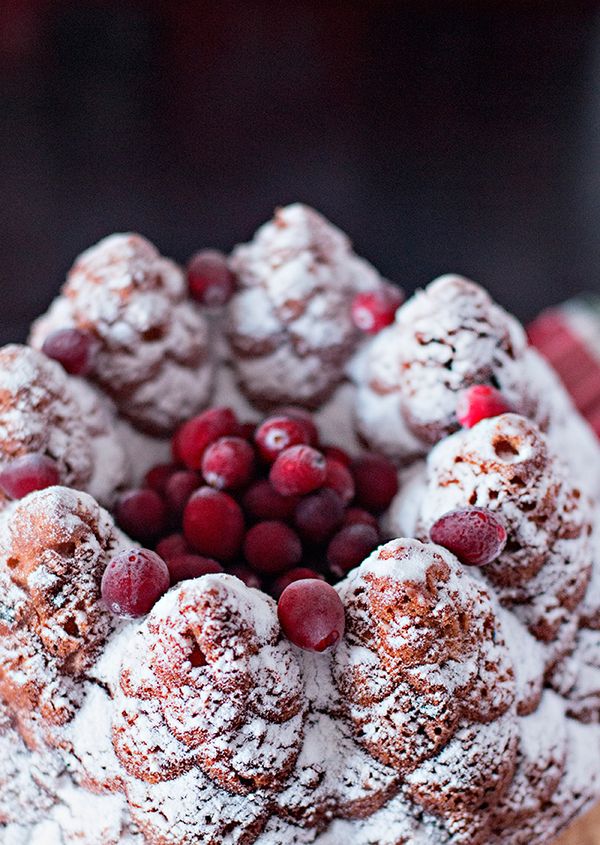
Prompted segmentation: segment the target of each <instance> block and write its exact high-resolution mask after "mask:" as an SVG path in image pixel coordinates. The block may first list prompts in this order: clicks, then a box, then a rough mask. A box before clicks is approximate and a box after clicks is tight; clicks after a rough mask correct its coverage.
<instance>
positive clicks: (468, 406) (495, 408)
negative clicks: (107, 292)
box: [456, 384, 513, 428]
mask: <svg viewBox="0 0 600 845" xmlns="http://www.w3.org/2000/svg"><path fill="white" fill-rule="evenodd" d="M512 410H513V408H512V405H511V404H510V403H509V402H508V401H507V400H506V399H505V398H504V396H503V395H502V394H501V393H500V391H499V390H496V388H495V387H491V386H490V385H489V384H474V385H473V386H472V387H468V388H467V389H466V390H463V392H462V393H461V394H460V396H459V398H458V402H457V404H456V416H457V417H458V421H459V423H460V424H461V425H462V426H463V427H464V428H473V426H474V425H476V424H477V423H478V422H479V421H480V420H485V419H487V418H488V417H497V416H499V415H500V414H506V413H508V412H509V411H512Z"/></svg>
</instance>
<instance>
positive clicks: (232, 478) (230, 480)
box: [202, 437, 254, 490]
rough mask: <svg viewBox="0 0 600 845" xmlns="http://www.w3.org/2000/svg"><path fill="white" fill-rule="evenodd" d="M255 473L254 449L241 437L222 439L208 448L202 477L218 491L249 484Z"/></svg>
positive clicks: (203, 463)
mask: <svg viewBox="0 0 600 845" xmlns="http://www.w3.org/2000/svg"><path fill="white" fill-rule="evenodd" d="M253 473H254V449H253V448H252V446H251V445H250V444H249V443H248V441H247V440H243V439H242V438H241V437H220V438H219V439H218V440H216V441H215V442H214V443H211V444H210V446H208V447H207V449H206V451H205V453H204V456H203V458H202V475H203V476H204V479H205V481H206V482H207V483H208V484H210V486H211V487H216V488H217V490H234V489H237V488H238V487H244V485H246V484H248V482H249V481H250V479H251V478H252V475H253Z"/></svg>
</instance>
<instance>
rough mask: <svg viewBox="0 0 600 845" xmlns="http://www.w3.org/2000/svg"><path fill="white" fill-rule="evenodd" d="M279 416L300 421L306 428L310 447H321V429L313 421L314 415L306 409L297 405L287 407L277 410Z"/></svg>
mask: <svg viewBox="0 0 600 845" xmlns="http://www.w3.org/2000/svg"><path fill="white" fill-rule="evenodd" d="M277 416H278V417H290V418H291V419H293V420H298V422H300V423H302V425H303V426H304V428H305V431H306V436H307V437H308V445H309V446H318V445H319V429H318V428H317V425H316V423H315V421H314V419H313V415H312V414H311V413H310V411H307V410H306V408H300V407H298V406H297V405H286V406H285V407H283V408H277Z"/></svg>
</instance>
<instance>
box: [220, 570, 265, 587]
mask: <svg viewBox="0 0 600 845" xmlns="http://www.w3.org/2000/svg"><path fill="white" fill-rule="evenodd" d="M227 572H228V573H229V575H235V577H236V578H239V579H240V581H243V582H244V584H245V585H246V586H247V587H253V588H254V589H255V590H262V580H261V578H260V576H259V575H257V574H256V572H253V571H252V569H250V567H249V566H244V564H243V563H239V564H235V565H234V566H229V567H228V568H227Z"/></svg>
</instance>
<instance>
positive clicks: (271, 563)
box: [244, 520, 302, 575]
mask: <svg viewBox="0 0 600 845" xmlns="http://www.w3.org/2000/svg"><path fill="white" fill-rule="evenodd" d="M244 556H245V558H246V560H247V561H248V563H249V564H250V566H251V567H252V568H253V569H256V570H258V572H264V573H268V574H272V575H274V574H277V573H278V572H283V571H284V570H285V569H290V568H291V567H292V566H296V565H297V564H298V563H300V560H301V558H302V545H301V543H300V539H299V537H298V535H297V534H296V532H295V531H293V530H292V529H291V528H290V527H289V525H286V524H285V523H284V522H276V521H275V520H270V521H268V522H258V523H257V524H256V525H254V526H252V528H251V529H250V530H249V531H248V533H247V534H246V539H245V540H244Z"/></svg>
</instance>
